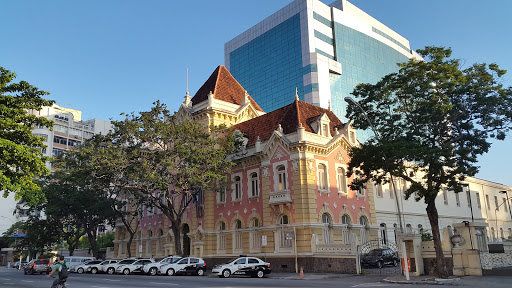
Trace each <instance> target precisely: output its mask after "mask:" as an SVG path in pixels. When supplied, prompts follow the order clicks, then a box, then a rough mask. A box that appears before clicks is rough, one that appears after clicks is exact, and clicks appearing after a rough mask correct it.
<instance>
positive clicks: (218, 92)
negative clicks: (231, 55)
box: [192, 65, 264, 112]
mask: <svg viewBox="0 0 512 288" xmlns="http://www.w3.org/2000/svg"><path fill="white" fill-rule="evenodd" d="M210 91H211V92H212V93H213V95H214V96H213V97H214V98H215V99H218V100H222V101H226V102H229V103H233V104H237V105H242V102H243V99H244V96H245V89H244V87H242V85H240V83H238V81H236V80H235V78H234V77H233V75H231V73H229V71H228V69H226V67H224V66H222V65H220V66H219V67H217V69H215V71H214V72H213V73H212V75H210V78H208V80H206V82H205V83H204V84H203V86H201V88H199V90H198V91H197V93H196V95H194V97H193V98H192V104H193V105H197V104H199V103H201V102H203V101H207V100H208V94H210ZM249 100H250V101H251V104H252V106H253V107H254V108H255V109H256V110H258V111H261V112H264V111H263V110H262V109H261V108H260V106H259V105H258V103H256V101H254V99H252V97H251V96H249Z"/></svg>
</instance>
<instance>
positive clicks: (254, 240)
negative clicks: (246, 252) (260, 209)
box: [251, 218, 261, 249]
mask: <svg viewBox="0 0 512 288" xmlns="http://www.w3.org/2000/svg"><path fill="white" fill-rule="evenodd" d="M258 227H260V221H259V220H258V218H252V220H251V228H253V230H252V231H251V248H254V249H259V248H261V237H260V231H259V230H258V229H257V228H258Z"/></svg>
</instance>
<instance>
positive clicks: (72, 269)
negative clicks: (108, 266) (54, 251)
mask: <svg viewBox="0 0 512 288" xmlns="http://www.w3.org/2000/svg"><path fill="white" fill-rule="evenodd" d="M101 262H102V261H101V260H90V261H87V262H84V263H81V264H77V265H73V266H71V267H70V268H69V272H75V273H79V274H82V273H84V272H87V268H89V267H90V266H91V265H95V264H99V263H101Z"/></svg>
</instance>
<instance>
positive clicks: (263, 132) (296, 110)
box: [232, 100, 343, 147]
mask: <svg viewBox="0 0 512 288" xmlns="http://www.w3.org/2000/svg"><path fill="white" fill-rule="evenodd" d="M324 113H325V114H326V115H327V117H329V120H330V125H329V127H330V133H331V135H334V134H335V132H334V128H338V129H341V128H342V127H343V123H342V122H341V121H340V119H338V117H336V115H334V113H333V112H332V111H329V110H328V109H324V108H321V107H318V106H316V105H313V104H310V103H307V102H304V101H300V100H295V101H294V102H293V103H291V104H289V105H287V106H284V107H282V108H280V109H277V110H274V111H272V112H270V113H267V114H264V115H261V116H259V117H256V118H254V119H251V120H248V121H245V122H242V123H239V124H237V125H235V126H233V128H232V129H233V130H240V132H242V133H243V134H244V137H246V138H248V139H249V141H248V143H247V146H248V147H250V146H253V145H254V143H255V142H256V139H257V138H258V136H259V137H260V140H261V141H266V140H268V139H269V138H270V136H272V133H274V131H275V130H277V127H278V125H279V124H281V128H282V129H283V133H284V134H290V133H294V132H296V131H297V127H299V123H300V124H302V126H303V127H304V128H305V130H306V131H307V132H311V133H314V131H313V128H312V127H311V124H312V123H313V122H314V121H315V120H317V119H318V117H320V116H321V115H323V114H324Z"/></svg>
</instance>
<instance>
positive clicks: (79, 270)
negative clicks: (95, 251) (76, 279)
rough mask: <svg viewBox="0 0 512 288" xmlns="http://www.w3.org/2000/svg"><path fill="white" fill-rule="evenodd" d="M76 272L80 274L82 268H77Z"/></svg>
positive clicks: (82, 271) (82, 270)
mask: <svg viewBox="0 0 512 288" xmlns="http://www.w3.org/2000/svg"><path fill="white" fill-rule="evenodd" d="M76 272H77V273H78V274H82V273H84V268H78V270H76Z"/></svg>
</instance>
